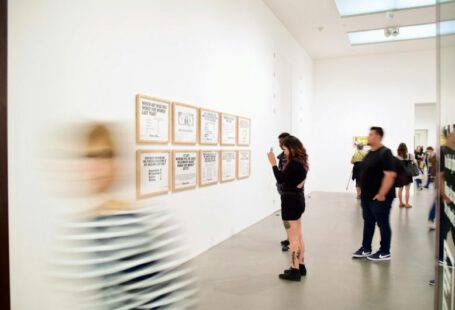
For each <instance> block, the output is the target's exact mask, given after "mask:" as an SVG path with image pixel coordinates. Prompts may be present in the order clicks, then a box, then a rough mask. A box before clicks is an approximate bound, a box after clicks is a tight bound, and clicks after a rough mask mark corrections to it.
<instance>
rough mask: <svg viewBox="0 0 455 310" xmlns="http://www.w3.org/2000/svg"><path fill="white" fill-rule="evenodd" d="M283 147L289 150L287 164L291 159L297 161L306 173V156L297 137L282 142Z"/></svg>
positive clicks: (289, 137)
mask: <svg viewBox="0 0 455 310" xmlns="http://www.w3.org/2000/svg"><path fill="white" fill-rule="evenodd" d="M283 146H284V147H286V148H287V149H288V150H289V156H288V158H287V162H290V161H291V160H293V159H296V160H298V161H299V162H301V163H302V164H303V166H304V167H305V170H307V171H308V169H309V165H308V154H307V152H306V149H305V147H304V146H303V144H302V142H300V140H299V139H298V138H297V137H294V136H288V137H286V138H285V139H284V140H283Z"/></svg>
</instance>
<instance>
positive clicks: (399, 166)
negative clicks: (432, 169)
mask: <svg viewBox="0 0 455 310" xmlns="http://www.w3.org/2000/svg"><path fill="white" fill-rule="evenodd" d="M386 150H388V149H387V148H386V147H383V148H382V149H381V157H382V156H383V154H384V152H385V151H386ZM393 161H394V163H395V172H396V173H397V176H396V178H395V183H394V184H393V185H394V186H395V187H403V186H405V185H407V184H409V178H410V177H412V176H411V174H409V171H408V170H407V169H406V167H405V166H404V163H403V161H402V160H400V159H398V158H396V157H395V156H393Z"/></svg>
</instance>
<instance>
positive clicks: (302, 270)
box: [284, 264, 306, 277]
mask: <svg viewBox="0 0 455 310" xmlns="http://www.w3.org/2000/svg"><path fill="white" fill-rule="evenodd" d="M291 269H293V268H292V267H291V268H289V269H287V270H285V271H284V273H289V272H291ZM299 271H300V275H301V276H302V277H304V276H306V267H305V264H300V265H299Z"/></svg>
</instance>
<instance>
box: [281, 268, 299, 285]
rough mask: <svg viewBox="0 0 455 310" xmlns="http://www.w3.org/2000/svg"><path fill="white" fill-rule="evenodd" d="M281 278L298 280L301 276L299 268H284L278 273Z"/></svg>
mask: <svg viewBox="0 0 455 310" xmlns="http://www.w3.org/2000/svg"><path fill="white" fill-rule="evenodd" d="M279 277H280V279H281V280H288V281H297V282H298V281H300V279H301V276H300V270H299V269H294V268H291V269H289V270H286V271H285V272H284V273H282V274H280V275H279Z"/></svg>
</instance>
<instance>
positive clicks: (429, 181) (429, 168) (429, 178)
mask: <svg viewBox="0 0 455 310" xmlns="http://www.w3.org/2000/svg"><path fill="white" fill-rule="evenodd" d="M431 173H432V167H428V180H427V185H425V188H428V187H430V183H431Z"/></svg>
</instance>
